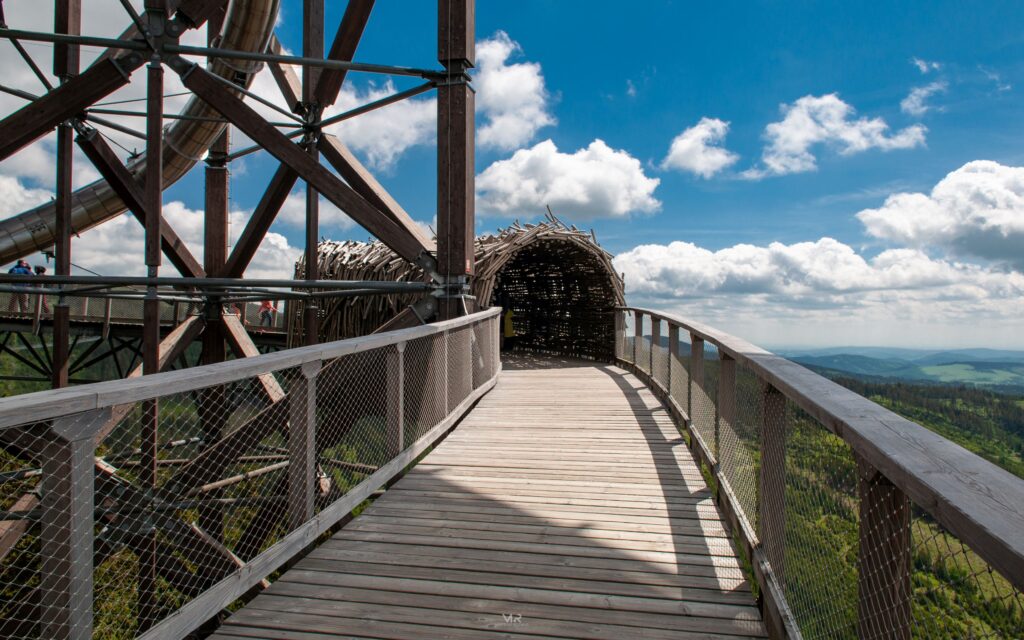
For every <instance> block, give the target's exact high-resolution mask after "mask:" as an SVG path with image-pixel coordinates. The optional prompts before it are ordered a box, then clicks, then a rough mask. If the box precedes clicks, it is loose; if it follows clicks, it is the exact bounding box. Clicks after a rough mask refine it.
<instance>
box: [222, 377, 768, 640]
mask: <svg viewBox="0 0 1024 640" xmlns="http://www.w3.org/2000/svg"><path fill="white" fill-rule="evenodd" d="M764 635H765V634H764V628H763V625H762V623H761V618H760V614H759V612H758V610H757V608H756V607H755V606H754V599H753V596H752V595H751V593H750V588H749V585H748V584H747V582H746V580H745V579H744V576H743V573H742V571H741V569H740V567H739V565H738V562H737V560H736V555H735V551H734V549H733V546H732V544H731V542H730V540H729V538H728V537H726V533H725V531H724V530H723V525H722V520H721V517H720V514H719V513H718V511H717V509H716V507H715V505H714V503H713V501H712V500H711V498H710V494H709V491H708V489H707V487H706V485H705V483H704V480H703V479H702V478H701V475H700V472H699V470H698V469H697V467H696V465H695V464H694V462H693V459H692V457H691V456H690V453H689V452H688V450H687V449H686V446H685V444H684V443H683V441H682V439H681V437H680V435H679V433H678V431H677V430H676V428H675V427H674V425H673V423H672V420H671V418H670V417H669V416H668V415H667V413H666V411H665V410H664V409H663V408H662V406H661V405H660V403H659V402H658V401H657V400H656V399H655V398H654V396H653V395H652V394H651V393H650V392H648V391H647V390H646V389H644V388H643V387H642V385H641V384H640V382H639V381H638V380H637V379H636V378H635V377H633V376H631V375H629V374H627V373H625V372H624V371H622V370H621V369H618V368H616V367H612V366H606V365H598V366H594V365H593V363H573V362H553V361H537V362H530V361H526V360H514V361H511V362H507V363H506V368H505V371H504V372H503V373H502V374H501V379H500V380H499V382H498V385H497V386H496V387H495V389H494V390H493V391H491V392H490V394H488V395H487V396H485V397H484V398H483V399H482V400H481V401H480V403H479V404H478V405H477V407H476V408H475V409H474V410H473V411H472V412H471V413H470V414H469V415H468V416H466V418H465V419H464V420H463V421H462V423H461V424H460V425H459V426H458V427H457V428H456V429H455V431H453V432H452V433H451V434H450V435H449V436H448V438H447V439H445V440H444V441H443V442H442V443H441V444H440V445H439V446H438V447H437V448H436V449H435V450H434V451H433V452H432V453H430V454H429V455H428V456H427V457H426V458H425V459H424V460H423V461H421V462H420V463H419V464H418V465H417V466H416V467H415V469H413V470H412V471H411V472H410V473H408V474H407V475H406V476H405V477H404V478H403V479H402V480H400V481H399V482H398V483H397V484H396V485H395V486H394V487H392V488H391V489H389V490H388V491H387V492H386V493H385V494H384V495H383V497H381V498H380V499H378V500H377V501H376V502H374V503H373V505H372V506H370V507H369V508H368V509H366V511H364V512H363V514H362V515H360V516H359V517H358V518H356V519H355V520H353V521H352V522H351V523H349V524H348V525H347V526H346V527H345V528H344V529H342V530H341V531H340V532H339V533H338V534H337V535H335V536H334V537H332V538H331V539H330V540H328V541H327V542H325V543H324V544H322V545H321V546H320V547H318V548H317V549H315V550H314V551H312V552H311V553H310V554H309V555H308V556H306V557H305V558H304V559H303V560H301V561H300V562H299V563H297V564H296V565H295V566H294V567H293V568H292V569H291V570H289V571H288V572H286V573H285V574H284V576H282V577H281V578H280V579H279V580H277V582H275V583H274V584H273V585H272V586H271V587H270V588H269V589H268V590H267V591H265V592H264V593H263V594H261V595H259V596H258V597H256V598H255V599H254V600H253V601H252V602H250V603H249V604H248V605H247V606H246V607H245V608H243V609H242V610H240V611H238V612H236V613H235V614H233V615H232V616H231V617H230V618H228V620H227V621H226V622H225V624H224V625H223V626H222V627H221V628H220V629H219V630H218V632H217V633H216V634H215V635H214V636H213V637H214V638H220V639H222V640H228V639H229V638H231V639H237V638H274V639H282V640H284V639H293V640H314V639H321V638H338V637H345V638H410V639H416V640H420V639H426V640H433V639H440V638H459V639H461V638H465V639H477V638H481V639H486V638H521V637H522V638H536V637H552V638H607V639H608V640H629V639H631V638H741V637H742V638H749V637H751V636H754V637H760V636H764Z"/></svg>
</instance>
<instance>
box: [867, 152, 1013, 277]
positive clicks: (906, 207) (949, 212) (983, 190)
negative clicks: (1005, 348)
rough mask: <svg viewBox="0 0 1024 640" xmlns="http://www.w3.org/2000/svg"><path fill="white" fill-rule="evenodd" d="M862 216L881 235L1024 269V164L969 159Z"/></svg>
mask: <svg viewBox="0 0 1024 640" xmlns="http://www.w3.org/2000/svg"><path fill="white" fill-rule="evenodd" d="M857 218H858V219H859V220H860V221H861V222H862V223H863V224H864V226H865V229H866V230H867V232H868V234H870V235H871V236H874V237H876V238H880V239H883V240H888V241H891V242H896V243H900V244H904V245H909V246H912V247H938V248H941V249H944V250H946V251H948V252H949V253H951V254H952V255H955V256H962V257H973V258H982V259H985V260H991V261H995V262H1004V263H1007V264H1010V265H1013V266H1015V267H1016V268H1018V269H1021V270H1024V167H1008V166H1004V165H1001V164H999V163H998V162H992V161H987V160H976V161H974V162H968V163H967V164H965V165H964V166H962V167H960V168H959V169H956V170H955V171H952V172H950V173H949V174H948V175H947V176H946V177H945V178H943V179H942V180H941V181H939V182H938V184H936V185H935V187H934V188H932V190H931V193H928V194H925V193H895V194H893V195H891V196H889V197H888V198H886V200H885V203H884V204H883V205H882V206H881V207H879V208H877V209H865V210H863V211H861V212H860V213H858V214H857Z"/></svg>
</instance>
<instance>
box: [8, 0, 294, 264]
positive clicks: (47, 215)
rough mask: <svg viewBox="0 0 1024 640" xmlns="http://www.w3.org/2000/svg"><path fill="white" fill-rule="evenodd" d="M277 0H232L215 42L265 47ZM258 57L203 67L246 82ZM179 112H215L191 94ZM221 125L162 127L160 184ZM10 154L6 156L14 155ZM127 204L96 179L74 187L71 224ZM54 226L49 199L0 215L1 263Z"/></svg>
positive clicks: (39, 246) (85, 224)
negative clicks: (162, 146) (1, 216)
mask: <svg viewBox="0 0 1024 640" xmlns="http://www.w3.org/2000/svg"><path fill="white" fill-rule="evenodd" d="M277 11H278V0H231V3H230V6H229V7H228V11H227V16H226V18H225V20H224V26H223V29H222V30H221V41H220V44H219V45H218V46H220V47H222V48H225V49H235V50H241V51H264V50H266V46H267V42H268V40H269V39H270V36H271V34H272V33H273V30H274V23H275V21H276V19H277ZM260 64H261V63H259V62H247V61H241V60H231V61H224V60H219V59H217V60H213V59H211V62H210V65H209V66H208V67H207V68H208V69H209V70H210V71H211V72H212V73H214V74H216V75H218V76H220V77H223V78H228V79H230V80H232V81H237V80H238V79H239V77H240V76H244V78H245V82H246V83H247V84H248V83H250V82H251V81H252V78H253V76H254V75H255V72H256V71H258V70H259V65H260ZM182 113H183V114H186V115H190V116H201V117H207V118H211V117H219V114H218V113H216V112H215V111H214V110H213V109H211V108H210V107H208V106H207V105H206V104H205V103H204V102H202V101H201V100H199V99H198V98H196V97H194V96H193V97H192V98H191V100H189V102H188V104H187V105H186V106H185V109H184V110H183V111H182ZM224 127H225V125H223V124H219V123H214V122H197V121H194V120H175V121H173V124H171V125H168V126H166V127H165V128H164V158H163V161H164V174H163V181H164V185H165V186H170V185H172V184H174V183H175V182H176V181H177V180H178V179H179V178H181V177H182V176H183V175H185V174H186V173H187V172H188V170H189V169H191V168H192V167H193V166H194V165H195V164H196V162H198V161H199V160H200V158H201V157H202V155H203V154H204V153H206V150H207V149H209V147H210V145H211V144H213V142H214V141H215V140H216V139H217V136H219V135H220V133H221V131H223V129H224ZM16 158H17V156H14V157H13V158H12V159H11V160H10V161H16V160H15V159H16ZM129 169H130V170H131V171H132V173H133V174H134V175H136V176H139V177H141V176H142V174H143V172H144V171H145V158H144V156H143V157H139V158H137V159H135V160H134V161H133V162H132V163H131V164H130V165H129ZM125 210H126V207H125V205H124V203H123V202H122V201H121V198H119V197H118V196H117V194H115V193H114V190H113V189H112V188H111V187H110V185H108V184H107V182H106V181H105V180H97V181H96V182H93V183H92V184H89V185H86V186H84V187H81V188H80V189H78V190H76V191H75V193H74V204H73V206H72V211H71V227H72V230H73V232H74V233H81V232H83V231H85V230H87V229H91V228H92V227H95V226H96V225H99V224H102V223H104V222H106V221H107V220H110V219H112V218H115V217H117V216H118V215H119V214H121V213H123V212H124V211H125ZM55 226H56V213H55V207H54V204H53V203H52V202H50V203H47V204H44V205H41V206H39V207H36V208H35V209H30V210H29V211H25V212H23V213H20V214H18V215H16V216H13V217H10V218H8V219H6V220H0V264H6V263H8V262H12V261H14V260H16V259H17V258H20V257H23V256H27V255H29V254H31V253H34V252H36V251H40V250H43V249H46V248H48V247H51V246H53V240H54V234H55Z"/></svg>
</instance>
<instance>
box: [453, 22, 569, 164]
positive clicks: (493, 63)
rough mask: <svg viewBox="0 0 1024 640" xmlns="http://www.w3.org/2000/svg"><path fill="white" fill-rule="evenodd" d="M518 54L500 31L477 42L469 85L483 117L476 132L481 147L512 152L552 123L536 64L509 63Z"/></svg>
mask: <svg viewBox="0 0 1024 640" xmlns="http://www.w3.org/2000/svg"><path fill="white" fill-rule="evenodd" d="M521 51H522V47H520V46H519V43H517V42H515V41H513V40H512V39H511V38H509V37H508V34H507V33H505V32H504V31H498V32H497V33H495V34H494V36H493V37H491V38H488V39H486V40H481V41H480V42H479V43H477V46H476V63H477V69H478V70H477V72H476V74H475V78H474V81H473V85H474V86H475V88H476V90H477V96H476V106H477V110H478V111H479V112H480V113H481V114H482V115H483V116H484V118H485V122H484V123H483V125H482V126H481V127H480V129H479V131H478V132H477V142H478V143H479V144H480V145H481V146H483V147H493V148H496V149H501V150H504V151H508V150H510V149H515V148H516V147H519V146H521V145H524V144H526V143H527V142H529V141H530V140H532V139H533V136H534V135H535V134H536V133H537V131H538V130H539V129H541V128H542V127H546V126H549V125H553V124H555V118H554V116H552V115H551V113H550V112H549V110H548V102H549V96H548V92H547V89H546V88H545V86H544V76H543V74H542V73H541V66H540V64H538V63H536V62H514V63H511V64H509V59H510V58H511V57H512V55H513V54H515V53H518V52H521Z"/></svg>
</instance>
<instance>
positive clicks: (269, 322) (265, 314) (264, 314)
mask: <svg viewBox="0 0 1024 640" xmlns="http://www.w3.org/2000/svg"><path fill="white" fill-rule="evenodd" d="M275 313H277V307H275V306H274V303H273V301H271V300H262V301H260V326H261V327H272V326H274V314H275Z"/></svg>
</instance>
